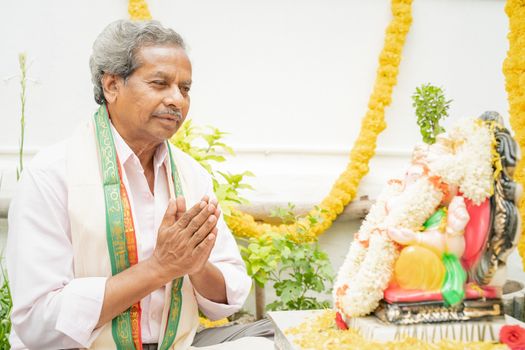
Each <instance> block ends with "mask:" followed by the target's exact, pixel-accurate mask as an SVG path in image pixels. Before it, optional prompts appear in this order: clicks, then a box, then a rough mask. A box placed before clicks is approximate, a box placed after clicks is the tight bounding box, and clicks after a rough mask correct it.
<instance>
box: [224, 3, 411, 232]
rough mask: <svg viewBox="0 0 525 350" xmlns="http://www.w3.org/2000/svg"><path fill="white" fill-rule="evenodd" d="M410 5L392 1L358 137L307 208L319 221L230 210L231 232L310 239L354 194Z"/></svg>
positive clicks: (393, 76)
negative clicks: (264, 219)
mask: <svg viewBox="0 0 525 350" xmlns="http://www.w3.org/2000/svg"><path fill="white" fill-rule="evenodd" d="M411 4H412V0H392V3H391V10H392V15H393V18H392V21H391V22H390V24H389V26H388V27H387V29H386V35H385V43H384V47H383V50H382V51H381V54H380V55H379V68H378V69H377V73H376V80H375V85H374V89H373V91H372V94H371V96H370V99H369V102H368V110H367V112H366V114H365V117H364V119H363V121H362V124H361V130H360V132H359V136H358V137H357V140H356V141H355V142H354V147H353V149H352V151H351V153H350V162H349V163H348V166H347V168H346V170H345V171H344V172H343V173H342V174H341V175H340V176H339V178H338V179H337V180H336V182H335V183H334V185H333V187H332V189H331V191H330V193H329V194H328V196H326V198H325V199H324V200H323V201H322V202H321V204H320V205H319V207H316V208H314V209H312V210H311V211H310V215H311V216H320V217H321V218H322V220H319V221H317V222H314V223H311V222H310V221H309V220H308V218H303V219H300V220H299V221H298V222H297V223H294V224H290V225H270V224H265V223H258V222H256V221H255V219H254V218H253V217H252V216H251V215H248V214H246V213H243V212H241V211H239V210H237V209H232V215H231V216H228V217H226V218H225V219H226V222H227V223H228V226H229V227H230V229H231V230H232V231H233V232H234V234H235V235H237V236H241V237H259V236H260V235H262V234H263V233H265V232H268V231H272V232H278V233H281V234H290V235H291V236H292V237H294V238H295V240H297V241H309V240H313V239H315V238H316V237H317V236H318V235H320V234H321V233H323V232H324V231H326V230H327V229H328V228H329V227H330V226H331V225H332V223H333V221H334V220H335V219H336V218H337V216H338V215H339V214H341V212H342V211H343V210H344V207H345V206H346V205H347V204H348V203H349V202H350V201H351V200H352V199H353V198H354V197H355V195H356V192H357V187H358V185H359V183H360V181H361V179H362V178H363V176H365V175H366V174H367V173H368V169H369V168H368V163H369V161H370V159H371V158H372V157H373V156H374V154H375V147H376V140H377V137H378V135H379V134H380V133H381V132H382V131H383V130H384V129H385V127H386V123H385V119H384V116H385V107H387V106H388V105H390V102H391V101H392V90H393V88H394V86H395V85H396V83H397V74H398V71H399V63H400V62H401V53H402V49H403V46H404V43H405V39H406V35H407V33H408V30H409V29H410V25H411V23H412V13H411ZM298 232H301V234H298ZM303 232H305V233H303Z"/></svg>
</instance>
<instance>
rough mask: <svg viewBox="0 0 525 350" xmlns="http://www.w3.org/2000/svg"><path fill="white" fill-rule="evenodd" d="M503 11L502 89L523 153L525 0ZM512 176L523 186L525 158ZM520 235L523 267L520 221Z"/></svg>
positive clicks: (523, 205)
mask: <svg viewBox="0 0 525 350" xmlns="http://www.w3.org/2000/svg"><path fill="white" fill-rule="evenodd" d="M505 12H506V13H507V16H508V17H509V28H510V31H509V34H508V36H507V37H508V39H509V50H508V51H507V58H506V59H505V61H504V62H503V74H504V75H505V89H506V90H507V94H508V100H509V112H510V124H511V126H512V129H513V130H514V138H515V140H516V142H517V143H518V145H519V147H520V150H521V155H522V157H524V156H525V153H524V152H525V41H524V40H523V38H524V35H525V1H524V0H508V1H507V3H506V5H505ZM514 180H515V181H516V182H518V183H520V184H521V185H522V186H525V161H524V159H523V158H522V159H521V161H519V162H518V165H517V166H516V170H515V172H514ZM518 208H519V210H520V214H521V222H522V223H524V222H525V196H522V197H521V198H520V200H519V203H518ZM521 229H522V232H521V238H520V242H519V243H518V251H519V253H520V255H521V257H522V261H523V268H524V269H525V225H523V224H522V225H521Z"/></svg>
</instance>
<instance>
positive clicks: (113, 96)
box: [102, 74, 122, 103]
mask: <svg viewBox="0 0 525 350" xmlns="http://www.w3.org/2000/svg"><path fill="white" fill-rule="evenodd" d="M121 83H122V78H121V77H119V76H117V75H114V74H104V75H103V76H102V90H103V91H104V97H105V98H106V101H107V102H108V103H113V102H115V101H116V100H117V96H118V94H119V90H120V88H121Z"/></svg>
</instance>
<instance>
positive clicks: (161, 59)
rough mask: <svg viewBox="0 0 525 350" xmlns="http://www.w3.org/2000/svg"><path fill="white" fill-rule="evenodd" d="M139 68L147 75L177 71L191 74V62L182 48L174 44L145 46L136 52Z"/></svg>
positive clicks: (159, 74)
mask: <svg viewBox="0 0 525 350" xmlns="http://www.w3.org/2000/svg"><path fill="white" fill-rule="evenodd" d="M136 60H137V64H138V66H139V69H142V70H147V71H149V72H148V74H149V75H155V76H166V75H172V74H174V73H176V72H177V71H187V72H188V73H189V74H191V62H190V59H189V58H188V55H187V54H186V51H185V50H184V49H183V48H180V47H176V46H145V47H143V48H141V49H139V51H138V52H137V54H136Z"/></svg>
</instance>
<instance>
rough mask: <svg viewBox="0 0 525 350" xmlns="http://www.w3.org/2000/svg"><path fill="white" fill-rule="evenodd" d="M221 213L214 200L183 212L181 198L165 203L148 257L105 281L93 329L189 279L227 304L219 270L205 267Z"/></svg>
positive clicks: (204, 293) (206, 294)
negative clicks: (176, 281) (160, 290)
mask: <svg viewBox="0 0 525 350" xmlns="http://www.w3.org/2000/svg"><path fill="white" fill-rule="evenodd" d="M219 216H220V210H219V209H218V207H217V201H216V200H209V198H208V197H207V196H204V197H203V198H202V200H200V201H199V202H198V203H196V204H195V205H194V206H193V207H191V208H190V209H189V210H188V211H186V203H185V201H184V198H183V197H178V198H177V199H176V200H170V201H169V203H168V208H167V209H166V213H165V214H164V218H163V220H162V223H161V225H160V227H159V231H158V236H157V245H156V247H155V250H154V252H153V255H152V256H151V257H150V258H148V259H146V260H144V261H141V262H139V263H138V264H136V265H134V266H132V267H130V268H129V269H127V270H125V271H123V272H121V273H119V274H117V275H115V276H112V277H110V278H108V280H107V282H106V291H105V294H104V302H103V305H102V311H101V314H100V318H99V322H98V324H97V327H100V326H102V325H104V324H105V323H107V322H109V321H110V320H111V319H113V318H114V317H115V316H117V315H118V314H120V313H121V312H123V311H124V310H126V309H127V308H129V307H130V306H131V305H133V304H134V303H136V302H137V301H139V300H141V299H142V298H144V297H145V296H146V295H148V294H150V293H151V292H153V291H154V290H157V289H158V288H161V287H162V286H164V285H166V284H167V283H168V282H170V281H172V280H174V279H176V278H179V277H183V276H185V275H189V277H190V280H191V282H192V284H193V287H194V288H195V289H196V291H197V292H198V293H199V294H200V295H202V296H203V297H205V298H207V299H209V300H211V301H213V302H217V303H226V302H227V296H226V285H225V282H224V277H223V275H222V273H221V271H220V270H219V269H218V268H217V267H215V266H214V265H213V264H211V263H210V262H208V259H209V257H210V253H211V251H212V249H213V247H214V245H215V241H216V239H217V233H218V229H217V222H218V220H219Z"/></svg>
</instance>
